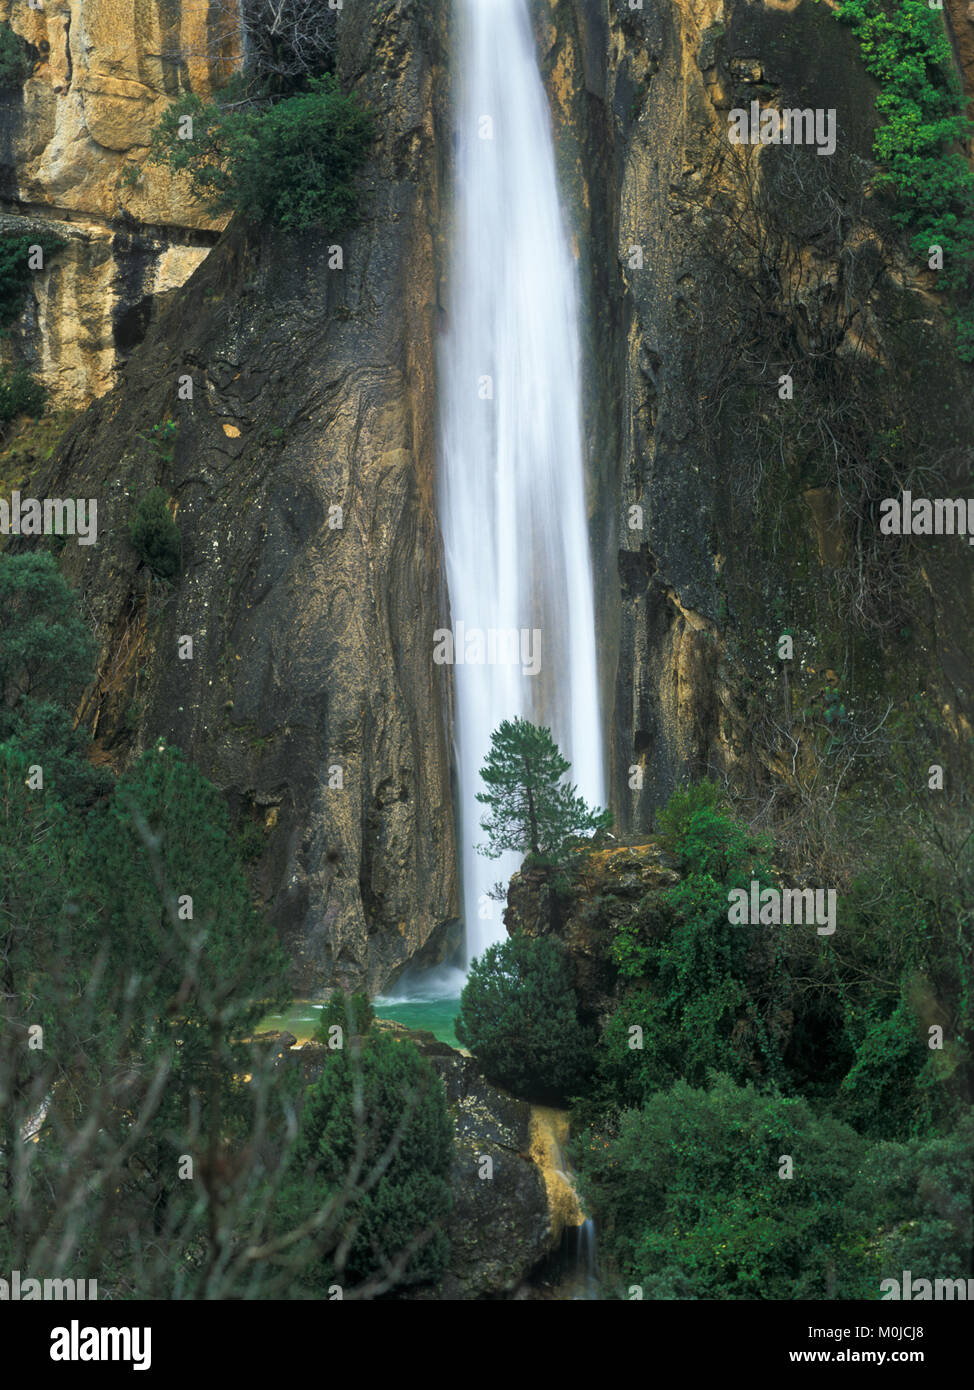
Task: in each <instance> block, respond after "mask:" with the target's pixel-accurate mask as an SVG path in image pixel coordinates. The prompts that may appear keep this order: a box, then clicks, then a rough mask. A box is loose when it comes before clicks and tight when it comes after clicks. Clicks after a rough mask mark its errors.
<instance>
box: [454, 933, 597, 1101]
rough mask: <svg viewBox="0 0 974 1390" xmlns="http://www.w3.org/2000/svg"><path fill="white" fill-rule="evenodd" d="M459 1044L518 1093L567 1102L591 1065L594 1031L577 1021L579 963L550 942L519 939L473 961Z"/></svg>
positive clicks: (464, 995) (463, 999) (459, 1020)
mask: <svg viewBox="0 0 974 1390" xmlns="http://www.w3.org/2000/svg"><path fill="white" fill-rule="evenodd" d="M456 1034H457V1037H458V1038H459V1040H460V1042H461V1043H463V1044H464V1046H465V1047H469V1049H470V1051H471V1052H472V1053H473V1054H474V1056H475V1057H476V1058H477V1061H478V1062H479V1063H480V1065H481V1066H482V1067H483V1070H484V1074H485V1075H486V1076H487V1077H488V1078H489V1079H490V1080H491V1081H496V1082H497V1083H498V1084H499V1085H501V1086H505V1087H507V1088H508V1089H509V1090H511V1091H513V1092H514V1093H515V1095H519V1096H525V1097H528V1098H529V1099H531V1100H539V1101H541V1100H547V1101H556V1102H557V1101H564V1100H565V1099H566V1098H567V1097H569V1096H571V1095H573V1094H575V1093H576V1092H578V1091H580V1090H581V1089H582V1088H583V1087H584V1085H585V1083H586V1081H587V1078H588V1076H589V1074H590V1071H591V1067H592V1045H593V1042H594V1034H593V1033H592V1031H591V1030H590V1029H588V1028H586V1027H583V1026H582V1024H581V1023H580V1022H579V1019H578V1000H577V996H576V994H575V988H574V981H573V971H572V964H571V961H570V959H569V957H568V956H567V954H566V952H565V951H564V949H563V948H562V947H561V946H560V945H559V944H558V943H557V942H556V941H553V940H552V939H551V938H550V937H539V938H533V937H527V936H514V937H511V938H510V940H508V941H504V942H502V943H500V944H499V945H494V946H488V948H487V950H486V951H485V952H484V953H483V955H482V956H480V957H478V958H477V959H475V960H474V962H473V965H472V966H471V969H470V975H469V977H468V979H467V983H466V985H465V986H464V989H463V993H462V995H461V996H460V1014H459V1016H458V1018H457V1021H456Z"/></svg>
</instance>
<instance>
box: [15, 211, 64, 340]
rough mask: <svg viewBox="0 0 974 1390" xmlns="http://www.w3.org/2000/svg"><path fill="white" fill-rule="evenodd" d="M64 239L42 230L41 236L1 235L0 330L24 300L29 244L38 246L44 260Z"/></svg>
mask: <svg viewBox="0 0 974 1390" xmlns="http://www.w3.org/2000/svg"><path fill="white" fill-rule="evenodd" d="M63 245H64V239H63V238H62V237H58V236H52V235H50V234H49V233H44V234H43V235H41V236H36V235H33V234H26V235H23V236H10V235H7V236H4V237H2V238H0V330H2V329H6V328H9V327H10V325H11V324H12V323H13V321H14V320H15V319H16V318H17V316H18V314H19V313H20V311H21V308H22V307H23V303H24V296H25V294H26V293H27V286H28V285H29V284H30V277H31V275H33V274H35V272H34V271H32V270H31V268H30V262H29V257H30V248H31V247H32V246H39V247H40V248H41V250H42V251H43V253H44V264H45V265H47V261H48V257H49V256H52V255H53V254H54V253H55V251H57V250H58V248H59V247H61V246H63Z"/></svg>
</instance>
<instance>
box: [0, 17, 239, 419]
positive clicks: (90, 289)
mask: <svg viewBox="0 0 974 1390" xmlns="http://www.w3.org/2000/svg"><path fill="white" fill-rule="evenodd" d="M230 15H231V7H229V6H228V7H226V8H221V7H219V6H215V5H211V4H209V3H203V0H171V3H170V0H159V3H155V0H153V3H150V4H141V3H137V0H84V3H82V0H48V3H46V4H45V5H43V6H42V7H39V8H37V9H31V8H28V7H27V6H26V5H24V4H11V3H10V0H0V24H4V25H9V26H10V27H11V28H12V29H13V31H14V32H15V33H17V34H19V35H20V36H21V37H22V38H23V39H25V40H26V41H27V43H29V44H30V46H31V47H30V50H29V60H30V61H31V62H32V71H31V72H30V75H29V76H28V77H27V79H26V81H25V82H24V83H23V85H22V88H13V89H11V90H8V91H5V92H2V93H0V200H2V202H3V204H4V205H5V207H6V209H7V212H8V217H10V216H11V215H12V214H16V213H22V214H28V216H25V217H24V220H23V221H22V222H20V223H16V222H14V221H12V220H11V221H5V226H4V231H11V232H16V234H18V235H22V234H24V233H25V232H31V233H32V234H34V233H36V230H37V227H38V223H39V222H40V221H41V219H43V221H44V223H45V224H51V225H47V228H46V229H47V230H48V231H53V232H56V233H57V234H58V235H60V236H62V237H63V238H65V240H66V242H67V245H66V246H65V247H64V248H63V250H62V251H61V252H60V253H59V254H58V256H57V257H56V258H55V259H54V261H53V262H52V265H51V268H50V269H49V270H46V271H45V272H44V273H43V274H37V275H35V276H34V277H33V283H32V295H31V300H32V302H31V304H30V305H29V306H28V309H27V311H26V313H25V314H24V316H23V318H22V320H21V323H20V325H19V330H18V332H17V334H16V335H15V337H16V340H19V341H18V348H19V352H20V355H21V356H22V357H23V358H25V359H26V360H28V361H29V362H30V363H31V365H32V366H33V367H34V369H35V371H36V374H37V375H38V376H39V377H40V379H41V380H42V381H43V382H44V384H45V385H46V386H47V387H48V389H49V390H50V391H51V393H52V395H53V397H54V399H55V401H56V402H57V403H58V404H59V405H62V406H81V405H87V403H88V402H89V401H90V400H92V399H93V398H94V397H96V396H100V395H103V394H104V393H105V391H107V390H108V389H109V387H110V386H111V385H112V384H113V382H114V380H115V374H116V368H117V366H118V363H119V362H120V361H121V360H122V359H124V357H125V355H126V354H127V353H128V352H129V351H130V350H131V348H132V347H133V346H134V345H135V344H136V343H137V342H139V341H140V339H141V337H142V335H143V333H144V331H145V326H146V323H147V321H148V317H149V314H150V313H151V309H152V304H153V302H154V300H155V298H156V296H158V295H160V294H163V293H165V291H166V290H168V289H171V288H173V287H174V286H176V285H181V284H183V283H184V282H185V281H186V280H187V279H188V278H189V276H190V275H191V274H192V272H193V271H194V270H195V269H196V267H197V266H198V265H199V263H200V261H201V260H202V259H203V257H204V256H205V255H206V253H207V251H208V250H209V248H210V246H211V245H212V244H213V242H214V241H215V239H216V235H217V233H218V232H219V230H220V229H221V227H222V226H223V225H224V222H225V219H214V218H213V217H212V216H209V215H208V214H207V213H206V211H205V209H204V208H203V207H202V206H201V205H200V203H199V201H198V200H197V199H195V198H194V197H193V196H192V194H191V193H190V191H189V189H188V186H187V184H186V183H185V181H184V180H181V179H174V178H172V177H171V176H170V175H169V174H168V173H167V171H165V170H162V169H154V168H147V167H144V166H143V160H144V157H145V154H146V151H147V148H148V145H149V140H150V136H151V132H152V129H153V126H154V125H155V124H156V122H157V121H158V119H159V117H160V116H161V114H162V112H163V111H164V110H165V108H166V107H167V106H168V105H169V102H170V101H171V100H172V99H173V97H174V96H175V95H176V94H177V92H185V91H192V92H195V93H197V94H198V95H200V96H203V97H206V96H207V95H209V93H210V92H211V91H212V90H213V87H214V86H215V85H219V83H220V82H221V81H223V80H225V79H226V77H227V76H228V75H229V73H230V72H231V70H232V67H233V64H234V62H235V61H236V60H237V58H238V56H239V36H238V33H237V25H236V21H235V20H234V21H233V22H231V20H230ZM132 174H137V175H138V177H137V180H136V181H135V182H134V183H128V182H126V176H127V175H132Z"/></svg>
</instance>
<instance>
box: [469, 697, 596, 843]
mask: <svg viewBox="0 0 974 1390" xmlns="http://www.w3.org/2000/svg"><path fill="white" fill-rule="evenodd" d="M570 767H571V763H569V762H568V761H567V759H565V758H563V757H562V755H561V753H560V752H559V751H558V745H557V744H556V743H555V741H554V739H553V738H552V737H551V730H550V729H541V728H538V726H537V725H536V724H532V723H530V722H529V721H528V720H527V719H505V720H504V722H503V723H502V724H501V725H500V726H499V727H498V728H496V729H495V730H494V732H493V733H492V734H491V736H490V752H489V753H488V755H487V761H486V762H485V763H484V765H483V767H482V768H481V769H480V775H481V777H482V778H483V780H484V782H485V783H486V785H487V788H488V789H487V791H485V792H478V793H477V800H478V801H480V802H482V803H483V804H484V805H485V806H488V807H489V808H490V814H489V815H488V816H487V817H486V818H485V819H484V820H482V821H481V823H480V828H481V829H482V830H483V831H484V833H485V834H486V835H487V836H488V837H489V842H488V844H486V845H481V846H479V849H480V853H481V854H485V855H487V857H488V858H489V859H498V858H499V857H500V856H501V854H503V853H504V851H505V850H513V851H514V852H515V853H516V854H524V855H527V856H528V857H529V858H530V860H531V862H532V863H533V864H535V865H543V866H549V867H550V866H553V865H555V864H557V863H558V861H559V859H560V857H561V854H562V851H563V849H564V846H565V842H566V841H567V840H569V839H571V838H572V837H573V836H576V835H578V836H589V835H593V834H594V833H595V832H596V831H597V830H603V829H605V828H607V827H608V826H609V825H611V824H612V814H611V812H609V811H599V810H594V809H593V808H592V807H590V806H588V805H587V803H586V802H585V801H584V800H583V798H582V797H580V796H579V795H578V793H577V791H576V789H575V787H573V786H571V785H570V784H569V783H567V782H563V781H562V778H563V777H564V775H565V773H566V772H567V771H568V770H569V768H570Z"/></svg>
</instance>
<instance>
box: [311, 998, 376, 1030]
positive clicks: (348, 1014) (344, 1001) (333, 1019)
mask: <svg viewBox="0 0 974 1390" xmlns="http://www.w3.org/2000/svg"><path fill="white" fill-rule="evenodd" d="M374 1019H375V1010H374V1009H373V1007H372V1004H371V1002H370V1000H369V996H368V995H367V994H365V993H361V992H359V993H355V994H352V995H347V994H346V993H345V991H344V990H343V989H336V990H335V991H334V993H333V994H332V996H331V998H330V999H329V1000H328V1002H327V1004H325V1006H324V1008H323V1009H322V1011H321V1017H320V1019H319V1021H318V1027H317V1029H316V1030H315V1037H316V1039H317V1040H318V1041H319V1042H324V1043H327V1042H329V1041H330V1032H331V1029H332V1028H340V1029H341V1030H342V1035H343V1036H345V1035H352V1036H355V1035H358V1034H363V1033H367V1032H368V1031H369V1029H370V1028H371V1027H372V1023H373V1020H374Z"/></svg>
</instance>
